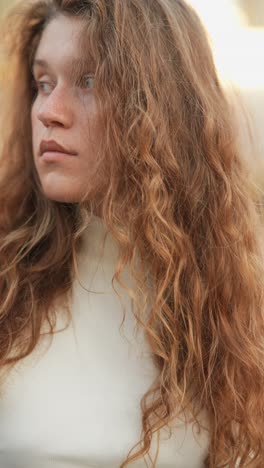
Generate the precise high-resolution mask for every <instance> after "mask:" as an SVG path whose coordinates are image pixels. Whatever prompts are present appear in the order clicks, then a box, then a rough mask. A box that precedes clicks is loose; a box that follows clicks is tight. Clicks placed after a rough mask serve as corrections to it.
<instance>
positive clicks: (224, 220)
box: [0, 0, 264, 468]
mask: <svg viewBox="0 0 264 468" xmlns="http://www.w3.org/2000/svg"><path fill="white" fill-rule="evenodd" d="M59 13H62V14H65V15H70V16H80V17H82V18H83V20H84V24H85V28H84V31H83V35H82V47H83V54H84V55H85V56H87V55H88V53H89V59H91V60H92V61H93V63H94V64H95V88H94V92H95V95H96V98H97V99H98V106H99V108H100V110H101V112H100V114H99V115H100V119H101V125H102V128H103V131H104V135H105V138H104V139H102V141H100V142H99V144H100V157H101V163H102V165H103V164H104V163H105V164H106V162H107V164H108V165H109V184H108V186H107V190H106V192H105V194H104V197H103V199H102V218H103V220H104V222H105V223H106V226H107V228H108V230H109V231H110V232H111V233H112V235H113V237H114V239H115V240H116V241H117V243H118V246H119V257H118V262H117V265H116V271H115V274H114V276H113V279H112V284H113V286H114V282H115V281H117V282H118V283H119V284H121V286H122V287H124V288H125V289H127V286H126V285H125V284H124V283H123V282H122V281H121V278H120V275H121V273H122V271H123V269H124V267H125V266H126V265H128V266H129V268H130V271H131V275H132V276H133V277H134V278H135V280H136V283H135V284H136V290H135V291H131V290H128V292H129V294H130V295H131V298H132V299H133V303H134V305H135V308H134V309H133V313H134V315H135V317H136V321H137V323H138V324H139V326H140V327H143V330H144V333H145V337H146V340H147V342H148V343H149V345H150V346H151V350H152V355H153V360H154V363H155V365H156V367H157V369H158V371H159V372H158V377H157V379H156V380H155V382H153V385H152V386H151V388H149V389H148V391H147V392H146V394H145V395H144V396H143V397H142V400H141V412H142V420H141V422H142V432H141V436H140V441H139V442H138V444H136V445H135V446H134V447H132V448H131V450H130V452H129V453H128V455H127V458H126V460H124V461H123V463H122V464H121V468H125V467H126V466H128V465H129V464H130V462H132V461H134V460H136V459H139V458H141V457H144V456H145V455H148V454H149V449H150V446H151V441H152V437H153V435H154V433H155V432H157V433H159V431H160V430H161V428H162V427H164V426H165V425H168V426H169V424H170V423H171V422H172V421H173V420H174V419H175V418H177V417H178V416H180V414H181V412H182V411H185V409H188V410H190V411H191V415H192V419H194V420H195V421H196V423H197V424H198V425H199V426H200V424H201V423H200V421H199V419H198V418H197V415H198V414H199V413H200V411H202V410H203V409H206V412H207V415H208V428H207V429H208V431H209V433H210V443H209V452H208V456H207V458H206V460H205V466H206V467H210V468H215V467H231V468H232V467H235V466H238V465H237V464H238V463H240V464H239V466H241V467H244V466H251V467H263V463H264V438H263V434H264V405H263V401H264V396H263V389H264V265H263V247H262V236H263V203H262V202H261V196H260V194H259V189H258V188H257V187H256V184H255V183H254V181H253V179H252V177H251V175H250V166H249V165H248V164H247V163H246V161H245V159H244V158H243V157H242V154H241V151H240V149H239V148H238V145H237V138H236V130H235V128H236V127H235V125H234V115H233V112H232V106H231V105H230V102H229V100H228V97H227V94H226V92H225V91H224V89H223V87H222V85H221V83H220V82H219V78H218V75H217V71H216V68H215V64H214V60H213V56H212V51H211V46H210V41H209V39H208V36H207V33H206V31H205V29H204V26H203V24H202V22H201V21H200V19H199V17H198V15H197V13H196V12H195V11H194V10H193V9H192V8H191V7H190V6H189V5H188V4H187V3H185V1H184V0H80V1H79V0H37V1H33V2H31V3H29V2H26V1H23V4H21V3H20V4H19V5H18V6H16V8H15V9H13V10H12V11H11V12H9V15H8V16H7V17H6V18H5V21H4V23H3V26H2V30H1V31H2V37H3V40H4V44H5V50H6V55H5V59H6V63H7V65H8V66H7V67H6V81H7V83H6V84H5V85H2V86H4V90H5V93H2V104H1V106H2V107H1V114H2V123H1V143H0V144H1V154H0V167H1V170H0V206H1V211H0V265H1V271H0V291H1V296H0V369H3V370H6V371H7V373H8V371H9V370H10V369H11V367H12V366H14V365H15V364H16V363H17V361H19V360H20V359H22V358H24V357H25V356H27V355H29V354H30V353H31V352H32V351H33V350H34V348H35V347H36V346H37V343H38V342H39V341H40V338H41V336H42V334H41V329H42V328H41V327H42V325H43V324H44V322H45V323H47V324H48V326H49V329H48V334H49V335H51V336H53V335H54V330H55V324H56V319H57V317H58V309H56V307H55V303H59V304H60V305H61V307H60V309H59V310H60V313H62V311H65V312H66V315H67V317H68V318H69V319H70V310H69V303H70V302H69V299H70V297H71V292H72V284H73V278H74V275H75V274H77V273H78V272H77V270H78V267H77V257H76V255H77V253H78V249H79V247H80V245H81V242H82V241H81V239H82V232H83V230H84V229H85V227H86V226H87V225H88V224H89V222H90V220H91V214H92V213H93V210H94V204H93V199H89V200H87V199H83V200H81V201H80V203H59V202H56V201H54V200H50V199H47V198H46V197H45V195H44V194H43V192H42V190H41V184H40V181H39V179H38V175H37V173H36V170H35V167H34V162H33V154H32V134H31V123H30V112H31V106H32V103H33V101H34V96H35V94H34V93H35V91H34V87H33V86H32V72H31V67H32V59H33V57H34V53H35V51H36V48H37V46H38V43H39V41H40V38H41V34H42V32H43V30H44V28H45V26H46V25H47V24H48V22H49V21H51V20H52V18H54V17H55V16H56V15H57V14H59ZM135 253H137V255H138V257H137V258H139V259H140V262H139V265H138V266H139V268H137V269H135V265H134V263H135V258H136V255H135ZM146 272H147V276H146ZM149 279H150V281H149ZM139 298H140V299H139ZM150 303H151V310H150V313H148V314H145V311H146V308H147V305H148V304H150ZM124 315H125V310H124ZM137 447H138V449H137V450H135V449H136V448H137ZM133 451H134V454H133V453H132V452H133ZM157 456H158V451H157ZM157 456H156V458H155V460H153V459H151V466H153V467H155V466H156V460H157ZM150 458H151V457H150Z"/></svg>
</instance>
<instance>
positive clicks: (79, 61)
mask: <svg viewBox="0 0 264 468" xmlns="http://www.w3.org/2000/svg"><path fill="white" fill-rule="evenodd" d="M37 66H39V67H41V68H46V69H51V68H52V67H51V66H50V65H49V63H48V62H47V61H46V60H43V59H40V58H35V59H34V60H33V64H32V71H33V70H34V68H35V67H37ZM63 66H64V68H65V70H66V71H67V72H68V73H69V74H72V73H73V72H75V73H76V72H77V73H81V72H87V71H89V72H91V71H93V70H94V68H95V66H94V62H93V60H91V59H89V58H87V59H84V58H71V59H69V60H67V62H66V63H65V64H64V65H63Z"/></svg>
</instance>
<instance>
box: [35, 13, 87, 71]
mask: <svg viewBox="0 0 264 468" xmlns="http://www.w3.org/2000/svg"><path fill="white" fill-rule="evenodd" d="M83 26H84V21H83V20H82V19H80V18H78V17H70V16H69V17H68V16H65V15H58V16H56V17H55V18H54V19H52V20H51V21H50V22H49V23H48V25H47V26H46V27H45V29H44V31H43V34H42V37H41V39H40V42H39V45H38V47H37V50H36V52H35V55H34V59H33V64H32V66H33V68H38V67H40V68H49V67H52V66H53V67H54V66H56V65H57V66H59V65H61V64H63V66H64V68H65V71H66V72H69V71H72V70H76V71H78V70H79V69H81V70H87V68H91V67H92V68H93V67H94V61H93V60H92V59H91V57H89V54H88V50H87V49H86V50H85V49H84V47H83V46H82V45H81V38H82V37H83V34H82V33H83Z"/></svg>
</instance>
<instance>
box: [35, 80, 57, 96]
mask: <svg viewBox="0 0 264 468" xmlns="http://www.w3.org/2000/svg"><path fill="white" fill-rule="evenodd" d="M33 87H34V89H35V91H36V92H38V93H39V92H41V93H43V94H46V93H49V92H50V91H51V88H52V86H51V84H50V83H48V82H47V81H38V80H33Z"/></svg>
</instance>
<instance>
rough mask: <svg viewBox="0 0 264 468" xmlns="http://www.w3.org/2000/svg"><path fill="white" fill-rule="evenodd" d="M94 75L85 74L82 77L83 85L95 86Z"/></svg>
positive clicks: (87, 86) (86, 86)
mask: <svg viewBox="0 0 264 468" xmlns="http://www.w3.org/2000/svg"><path fill="white" fill-rule="evenodd" d="M93 81H94V77H93V76H92V75H85V76H84V77H83V79H82V83H81V84H82V86H83V87H84V88H93Z"/></svg>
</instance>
